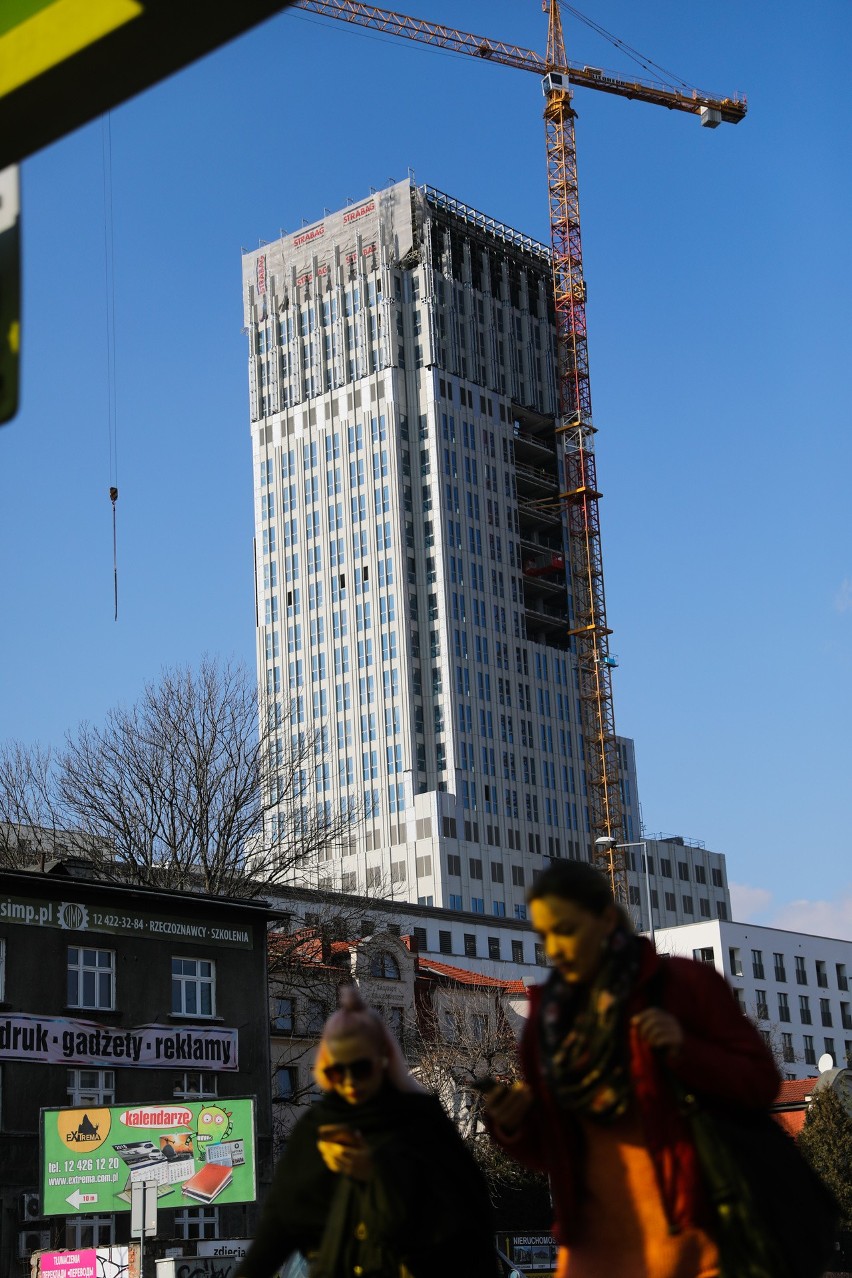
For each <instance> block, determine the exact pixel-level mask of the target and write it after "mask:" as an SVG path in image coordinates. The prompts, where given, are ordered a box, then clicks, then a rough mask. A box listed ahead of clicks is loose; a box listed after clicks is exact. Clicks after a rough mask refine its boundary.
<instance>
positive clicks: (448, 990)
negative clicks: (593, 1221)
mask: <svg viewBox="0 0 852 1278" xmlns="http://www.w3.org/2000/svg"><path fill="white" fill-rule="evenodd" d="M514 1019H515V1018H514V1014H513V1010H512V1007H511V1003H510V998H509V995H508V993H507V991H506V989H505V988H504V987H503V986H502V985H500V984H499V983H498V982H496V981H493V982H486V981H483V982H482V983H481V984H476V983H471V984H465V985H464V986H459V985H455V984H454V983H453V982H452V980H449V979H448V980H446V981H443V982H439V981H436V982H433V983H432V986H431V988H430V990H429V991H428V992H427V993H426V995H425V996H424V997H423V998H421V999H420V1002H419V1006H418V1009H417V1047H416V1048H415V1051H414V1058H415V1059H414V1071H415V1073H416V1074H417V1077H418V1078H419V1079H420V1081H421V1082H422V1083H423V1084H424V1086H426V1087H428V1088H429V1090H430V1091H432V1092H434V1093H435V1094H436V1095H437V1096H438V1098H439V1099H440V1100H441V1102H442V1104H443V1105H444V1108H445V1109H446V1110H447V1112H448V1113H449V1115H450V1117H451V1118H452V1119H453V1120H454V1122H455V1123H456V1125H457V1126H458V1129H459V1132H460V1134H461V1136H462V1138H463V1140H464V1141H465V1143H466V1144H467V1145H468V1147H469V1148H470V1150H471V1152H472V1153H473V1155H474V1157H475V1158H476V1161H477V1163H478V1164H479V1166H480V1168H481V1169H482V1172H483V1174H484V1175H485V1178H486V1180H487V1181H488V1184H489V1187H490V1189H491V1194H492V1198H494V1199H495V1201H499V1202H500V1203H501V1206H502V1205H504V1204H505V1203H506V1201H507V1199H508V1200H510V1201H511V1200H512V1199H513V1198H515V1197H517V1196H519V1195H521V1196H523V1197H524V1198H529V1197H538V1198H540V1199H542V1198H543V1201H544V1202H545V1204H546V1199H547V1195H546V1189H545V1187H544V1182H543V1180H542V1178H541V1177H536V1176H533V1175H532V1174H531V1173H530V1172H528V1171H526V1170H525V1169H524V1168H523V1167H521V1166H520V1165H519V1164H518V1163H516V1162H514V1161H513V1160H512V1159H510V1158H508V1157H507V1156H506V1154H504V1153H503V1151H502V1150H501V1149H500V1147H499V1146H498V1145H496V1144H495V1143H494V1142H493V1141H492V1140H491V1138H490V1136H489V1135H488V1132H487V1130H486V1127H485V1124H484V1122H483V1100H482V1095H481V1094H480V1093H479V1092H478V1091H476V1090H475V1088H473V1087H472V1086H471V1084H472V1083H473V1082H474V1081H475V1080H477V1079H481V1078H484V1077H486V1076H489V1075H490V1076H493V1077H496V1078H497V1079H499V1080H500V1081H501V1082H504V1083H512V1082H515V1081H516V1080H517V1079H518V1078H519V1071H518V1064H517V1049H516V1031H517V1028H518V1027H517V1025H515V1024H513V1021H514ZM545 1211H546V1207H545Z"/></svg>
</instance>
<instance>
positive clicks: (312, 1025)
mask: <svg viewBox="0 0 852 1278" xmlns="http://www.w3.org/2000/svg"><path fill="white" fill-rule="evenodd" d="M326 1015H327V1009H326V1006H325V1003H323V1001H322V1000H321V999H318V998H309V999H308V1000H307V1002H306V1004H305V1033H306V1034H308V1035H311V1034H321V1033H322V1027H323V1025H324V1024H325V1018H326Z"/></svg>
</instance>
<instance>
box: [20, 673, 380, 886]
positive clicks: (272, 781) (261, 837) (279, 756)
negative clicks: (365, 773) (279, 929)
mask: <svg viewBox="0 0 852 1278" xmlns="http://www.w3.org/2000/svg"><path fill="white" fill-rule="evenodd" d="M263 709H264V713H266V709H265V708H263ZM270 717H271V716H270ZM274 724H275V730H274V732H270V733H268V734H266V735H264V736H263V737H262V738H261V736H260V734H259V733H258V706H257V694H256V685H255V682H254V679H253V678H251V677H250V676H249V675H248V674H247V673H246V671H245V670H244V668H243V667H241V666H234V665H230V664H221V663H219V662H217V661H215V660H214V659H211V658H205V659H204V660H203V661H202V663H201V666H200V668H199V669H198V670H192V669H189V668H176V669H173V670H165V671H164V672H163V673H162V675H161V676H160V678H159V679H158V680H157V681H153V682H151V683H149V684H147V685H146V687H145V689H144V691H143V693H142V695H141V697H140V698H139V700H138V701H137V702H136V704H135V705H133V706H131V707H130V708H125V707H123V706H119V707H116V708H114V709H112V710H111V711H110V712H109V713H108V715H107V717H106V721H105V722H104V724H103V726H101V727H95V726H93V725H91V724H86V723H84V724H82V725H81V726H80V727H79V728H78V729H77V731H76V733H75V734H69V736H68V738H67V740H66V746H65V749H64V750H63V752H62V754H61V756H60V758H59V759H58V760H56V761H54V760H52V759H51V757H50V755H49V754H48V753H44V752H41V751H40V750H39V749H38V748H33V749H29V750H28V749H27V748H26V747H22V746H18V745H16V744H15V743H12V744H10V745H8V746H6V747H5V748H3V749H2V750H0V822H2V823H3V824H4V825H5V827H6V829H7V833H6V835H5V836H2V835H0V838H3V841H2V842H0V857H2V858H3V863H4V864H7V865H11V864H17V863H18V860H19V859H20V857H21V855H22V854H21V853H20V850H18V851H16V850H15V848H18V845H19V844H20V836H19V835H15V834H14V830H16V829H20V828H21V827H29V828H40V827H44V828H45V829H47V830H49V831H53V832H54V833H58V832H59V831H65V833H64V835H63V840H64V842H65V843H66V845H67V844H68V842H69V840H73V843H74V845H75V847H76V849H77V850H78V851H79V852H80V853H81V854H82V855H85V856H87V857H88V858H89V860H90V861H91V863H92V866H93V868H94V869H95V871H96V872H97V873H99V874H101V875H103V876H104V877H107V878H110V879H115V880H120V881H123V882H131V883H138V884H151V885H154V886H157V887H162V888H166V889H170V890H173V891H174V890H187V891H192V890H195V891H204V892H209V893H212V894H217V895H225V896H256V895H259V894H261V893H263V892H268V891H269V890H270V888H273V887H275V886H276V885H278V884H283V883H287V882H292V881H293V879H294V878H295V877H296V876H297V875H298V876H299V877H300V878H301V879H302V880H303V881H304V880H305V879H307V880H310V879H311V877H312V876H313V877H316V878H320V877H322V870H321V865H322V863H323V862H324V861H326V860H328V859H330V858H331V856H332V852H333V850H334V848H335V847H336V846H339V845H340V844H342V843H344V842H346V843H348V841H349V839H350V838H351V837H352V834H353V825H354V822H355V819H356V817H357V812H356V809H355V806H354V805H351V804H347V805H345V806H344V805H341V804H339V803H337V804H335V803H333V802H332V801H331V800H330V799H327V798H326V797H325V796H326V794H327V793H328V792H329V786H328V784H327V776H328V761H327V760H328V755H327V735H328V729H327V727H324V726H323V727H318V728H317V729H316V730H312V731H310V732H305V731H303V730H301V729H300V727H299V725H298V723H297V719H296V715H295V713H294V712H293V709H292V707H283V708H282V707H281V705H280V703H278V704H277V705H276V707H275V715H274ZM70 831H73V832H74V833H73V835H71V834H70V833H69V832H70ZM16 858H17V860H16ZM29 863H30V864H31V863H32V857H31V856H30V857H29Z"/></svg>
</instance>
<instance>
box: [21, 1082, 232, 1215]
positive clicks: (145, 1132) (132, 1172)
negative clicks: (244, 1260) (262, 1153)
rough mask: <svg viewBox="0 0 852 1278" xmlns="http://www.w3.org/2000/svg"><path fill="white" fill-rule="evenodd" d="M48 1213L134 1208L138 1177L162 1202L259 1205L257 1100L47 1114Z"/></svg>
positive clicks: (44, 1187)
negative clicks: (133, 1190) (256, 1202)
mask: <svg viewBox="0 0 852 1278" xmlns="http://www.w3.org/2000/svg"><path fill="white" fill-rule="evenodd" d="M41 1149H42V1177H41V1179H42V1203H43V1214H44V1215H45V1216H70V1215H75V1214H88V1213H91V1212H99V1213H100V1212H115V1211H129V1210H130V1197H131V1186H132V1184H133V1182H134V1181H153V1182H155V1183H156V1185H157V1195H158V1197H159V1199H160V1205H161V1206H163V1207H165V1208H168V1209H175V1208H181V1207H198V1206H204V1205H206V1204H208V1203H215V1204H216V1205H217V1206H219V1205H220V1204H224V1203H246V1202H253V1201H254V1199H255V1197H256V1192H257V1188H256V1177H255V1134H254V1098H253V1097H228V1098H227V1099H223V1100H221V1101H218V1100H205V1101H168V1102H151V1103H144V1104H127V1105H112V1106H106V1105H105V1106H98V1105H86V1106H81V1107H68V1108H64V1109H43V1110H42V1111H41Z"/></svg>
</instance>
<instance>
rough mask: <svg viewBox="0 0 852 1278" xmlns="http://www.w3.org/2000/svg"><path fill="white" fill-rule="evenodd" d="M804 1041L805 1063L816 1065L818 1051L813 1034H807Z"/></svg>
mask: <svg viewBox="0 0 852 1278" xmlns="http://www.w3.org/2000/svg"><path fill="white" fill-rule="evenodd" d="M804 1042H805V1064H806V1065H816V1052H815V1051H814V1040H813V1035H812V1034H805V1035H804Z"/></svg>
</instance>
